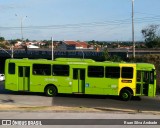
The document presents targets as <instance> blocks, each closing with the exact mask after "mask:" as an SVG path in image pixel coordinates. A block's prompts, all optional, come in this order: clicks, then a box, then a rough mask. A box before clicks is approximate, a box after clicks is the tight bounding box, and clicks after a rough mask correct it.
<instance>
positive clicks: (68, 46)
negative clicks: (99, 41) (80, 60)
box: [58, 41, 88, 50]
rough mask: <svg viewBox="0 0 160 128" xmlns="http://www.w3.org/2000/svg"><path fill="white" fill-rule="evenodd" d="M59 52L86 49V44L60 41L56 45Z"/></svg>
mask: <svg viewBox="0 0 160 128" xmlns="http://www.w3.org/2000/svg"><path fill="white" fill-rule="evenodd" d="M58 49H61V50H76V49H88V44H87V43H86V42H84V41H83V42H82V41H62V42H60V43H59V45H58Z"/></svg>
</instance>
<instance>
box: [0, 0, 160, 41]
mask: <svg viewBox="0 0 160 128" xmlns="http://www.w3.org/2000/svg"><path fill="white" fill-rule="evenodd" d="M133 3H134V33H135V36H134V38H135V41H142V40H144V38H143V36H142V33H141V30H142V29H144V28H146V27H147V26H148V25H151V24H156V25H159V24H160V7H159V5H160V0H134V2H133ZM21 23H22V24H21ZM21 26H22V27H21ZM0 36H1V37H4V38H5V39H7V40H10V39H21V38H22V37H23V38H24V39H29V40H50V39H51V37H53V40H80V41H89V40H97V41H131V40H132V0H0Z"/></svg>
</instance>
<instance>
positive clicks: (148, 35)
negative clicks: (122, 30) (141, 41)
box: [141, 25, 160, 48]
mask: <svg viewBox="0 0 160 128" xmlns="http://www.w3.org/2000/svg"><path fill="white" fill-rule="evenodd" d="M158 28H159V25H149V26H148V27H147V28H145V29H142V31H141V32H142V34H143V37H144V38H145V43H146V46H147V47H148V48H156V47H160V36H159V35H158Z"/></svg>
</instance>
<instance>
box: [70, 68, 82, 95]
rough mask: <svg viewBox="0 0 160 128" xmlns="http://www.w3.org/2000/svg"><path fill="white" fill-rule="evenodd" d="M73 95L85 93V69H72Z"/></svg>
mask: <svg viewBox="0 0 160 128" xmlns="http://www.w3.org/2000/svg"><path fill="white" fill-rule="evenodd" d="M72 92H73V93H85V69H81V68H73V86H72Z"/></svg>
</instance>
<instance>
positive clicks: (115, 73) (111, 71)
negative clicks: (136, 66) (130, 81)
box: [105, 67, 120, 78]
mask: <svg viewBox="0 0 160 128" xmlns="http://www.w3.org/2000/svg"><path fill="white" fill-rule="evenodd" d="M105 70H106V71H105V77H106V78H119V77H120V67H106V69H105Z"/></svg>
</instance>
